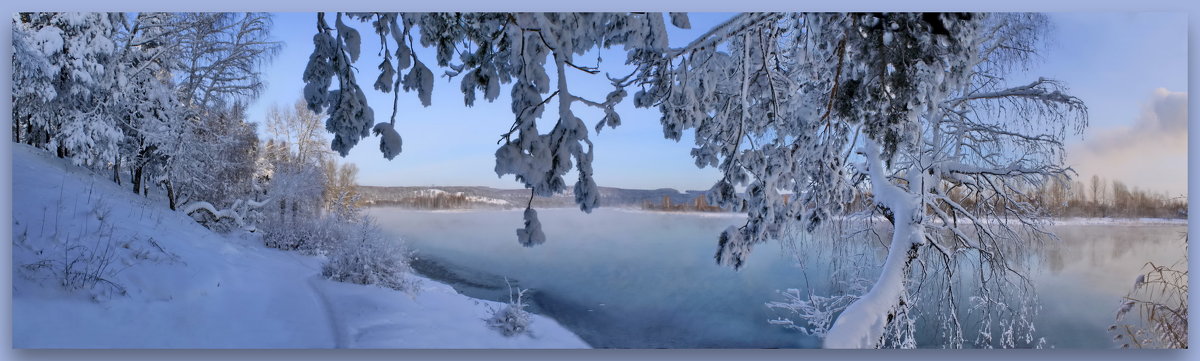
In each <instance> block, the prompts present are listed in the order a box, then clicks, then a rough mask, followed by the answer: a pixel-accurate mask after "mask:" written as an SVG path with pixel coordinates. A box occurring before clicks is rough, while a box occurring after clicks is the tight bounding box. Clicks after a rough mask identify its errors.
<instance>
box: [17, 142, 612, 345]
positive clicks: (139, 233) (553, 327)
mask: <svg viewBox="0 0 1200 361" xmlns="http://www.w3.org/2000/svg"><path fill="white" fill-rule="evenodd" d="M13 189H14V190H15V192H14V194H13V196H14V197H13V198H14V202H13V220H12V221H13V228H12V229H13V235H12V242H13V244H12V248H13V249H12V252H13V253H12V262H13V263H12V271H13V278H12V281H13V284H12V287H13V288H12V291H13V297H12V302H13V304H12V311H13V322H12V328H13V346H14V347H16V348H489V349H490V348H588V347H589V345H588V344H587V343H585V342H584V341H583V340H582V339H581V338H579V336H577V335H575V334H574V333H572V332H570V331H569V330H567V329H566V328H564V327H562V326H561V325H559V324H558V323H557V322H556V321H554V320H553V319H550V318H547V317H543V316H540V315H533V323H532V324H531V329H532V331H533V332H532V336H530V335H517V336H515V337H504V336H502V335H501V334H500V333H499V332H497V331H495V330H492V329H489V328H487V326H486V325H485V324H484V321H483V320H484V319H485V318H487V317H488V316H490V313H489V308H493V309H494V308H499V307H502V306H503V304H502V303H498V302H493V301H486V300H480V299H475V298H470V297H468V296H466V295H462V294H459V293H458V292H455V291H454V289H453V288H451V287H450V286H449V285H446V284H442V283H438V282H436V281H433V280H429V279H425V278H424V277H419V276H416V275H410V277H414V278H418V279H420V280H421V281H422V284H423V287H422V290H421V292H419V293H417V294H414V295H409V294H406V293H404V292H400V291H395V290H392V289H387V288H382V287H377V286H364V285H357V284H349V283H340V282H334V281H330V280H327V279H325V278H324V277H322V276H321V267H322V264H323V262H324V257H319V256H305V255H302V254H300V253H297V252H291V251H281V250H277V249H272V248H267V247H266V246H264V245H263V243H262V241H261V240H260V239H259V237H258V236H257V235H255V234H252V233H247V232H243V231H237V232H234V233H230V234H225V235H222V234H218V233H215V232H212V231H210V230H208V229H206V228H204V227H203V226H201V225H199V224H197V223H196V222H195V221H193V220H192V219H191V218H190V217H188V216H186V215H184V214H183V213H182V212H176V211H171V210H169V209H167V208H166V206H165V205H164V204H163V203H162V202H161V200H160V199H147V198H143V197H141V196H139V195H135V194H133V193H132V192H130V191H129V190H127V189H125V188H124V187H121V186H119V185H117V184H115V183H113V182H111V181H110V180H108V178H106V177H105V175H103V174H98V173H94V172H91V171H88V170H86V169H83V168H78V167H75V166H72V165H70V164H68V163H67V161H65V160H62V159H57V158H54V157H53V156H51V155H48V154H45V153H42V152H41V151H38V150H36V149H32V148H30V147H27V146H23V145H14V146H13ZM69 247H84V248H82V249H85V251H84V252H85V253H83V254H85V255H86V252H88V251H87V250H93V249H94V250H97V251H104V250H108V251H109V252H110V253H108V255H111V264H112V269H113V270H114V271H113V272H102V273H103V275H104V277H105V278H106V280H107V281H111V282H112V283H113V284H116V285H119V287H120V289H123V292H121V291H118V290H116V289H112V290H109V289H106V288H104V287H103V286H96V287H84V288H82V289H78V290H74V291H68V290H65V289H63V288H62V287H60V286H59V279H58V278H56V277H55V274H54V273H51V272H49V271H47V270H48V269H53V268H54V266H53V265H55V263H54V262H56V260H58V259H60V258H62V257H65V256H64V249H66V250H68V252H71V251H70V250H72V249H75V250H78V249H81V248H69ZM74 252H78V251H74ZM70 254H71V255H74V254H75V253H70ZM51 255H53V256H51ZM40 264H50V265H52V266H51V267H44V266H30V265H40ZM89 264H90V263H89Z"/></svg>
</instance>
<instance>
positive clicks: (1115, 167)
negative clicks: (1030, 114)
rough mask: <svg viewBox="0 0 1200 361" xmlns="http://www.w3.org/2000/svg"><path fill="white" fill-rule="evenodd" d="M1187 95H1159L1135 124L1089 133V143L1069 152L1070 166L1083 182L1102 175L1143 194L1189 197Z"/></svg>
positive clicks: (1158, 92)
mask: <svg viewBox="0 0 1200 361" xmlns="http://www.w3.org/2000/svg"><path fill="white" fill-rule="evenodd" d="M1187 95H1188V94H1187V93H1186V92H1172V91H1169V90H1166V89H1162V88H1159V89H1156V90H1155V91H1154V93H1153V94H1152V95H1151V97H1150V99H1149V100H1148V101H1147V102H1146V103H1144V104H1143V106H1142V112H1141V114H1140V115H1139V116H1138V118H1137V119H1134V120H1133V122H1132V124H1130V125H1125V126H1116V127H1104V128H1092V129H1089V130H1088V131H1087V133H1086V135H1085V139H1084V142H1083V143H1081V144H1077V145H1074V146H1072V147H1070V149H1069V150H1068V152H1067V163H1068V164H1070V165H1071V166H1072V167H1074V168H1075V170H1076V171H1078V172H1079V175H1080V176H1081V177H1091V175H1093V174H1097V175H1100V176H1101V177H1104V178H1108V179H1118V180H1121V181H1122V182H1125V183H1127V184H1129V185H1132V186H1136V187H1139V188H1142V189H1147V190H1152V191H1163V192H1168V193H1170V194H1171V195H1180V194H1187V133H1188V117H1187V108H1188V104H1187V102H1188V97H1187ZM1091 116H1092V117H1096V116H1102V115H1100V114H1092V115H1091Z"/></svg>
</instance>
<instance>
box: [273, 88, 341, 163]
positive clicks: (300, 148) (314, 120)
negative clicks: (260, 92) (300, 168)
mask: <svg viewBox="0 0 1200 361" xmlns="http://www.w3.org/2000/svg"><path fill="white" fill-rule="evenodd" d="M265 126H266V129H265V130H266V134H267V136H269V137H271V139H275V140H278V141H281V142H284V143H287V144H289V145H290V146H291V147H293V148H294V156H295V158H296V161H297V162H300V163H306V164H307V163H322V162H324V161H325V160H326V159H328V158H329V156H330V155H331V154H332V152H330V151H329V149H328V148H329V147H328V146H327V145H326V143H327V142H329V140H328V138H327V137H326V133H325V130H324V126H323V125H322V124H321V116H320V115H319V114H317V113H313V112H312V111H310V110H308V107H307V105H305V102H304V100H303V99H297V100H296V102H295V103H294V104H293V105H292V106H291V107H281V106H278V105H276V106H272V107H271V109H270V110H269V111H267V119H266V123H265ZM289 151H292V150H289Z"/></svg>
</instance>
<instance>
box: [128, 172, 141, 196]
mask: <svg viewBox="0 0 1200 361" xmlns="http://www.w3.org/2000/svg"><path fill="white" fill-rule="evenodd" d="M142 168H145V166H142V165H138V166H136V167H133V169H132V170H130V173H132V177H130V181H129V182H130V183H133V194H139V193H142Z"/></svg>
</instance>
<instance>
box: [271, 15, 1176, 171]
mask: <svg viewBox="0 0 1200 361" xmlns="http://www.w3.org/2000/svg"><path fill="white" fill-rule="evenodd" d="M729 16H730V14H722V13H692V14H691V21H692V25H693V26H692V30H680V29H674V28H673V27H672V28H671V32H670V39H671V43H672V46H680V45H682V44H684V43H687V42H688V41H690V40H691V39H693V38H695V37H696V36H698V35H699V34H700V33H702V32H704V31H705V30H707V29H709V28H710V27H711V26H712V25H715V24H717V23H719V22H720V21H722V20H724V19H726V18H728V17H729ZM1051 19H1052V23H1053V27H1054V28H1053V30H1052V32H1051V35H1050V38H1049V39H1047V40H1048V41H1047V43H1046V47H1045V49H1044V50H1043V52H1042V54H1043V57H1042V59H1041V61H1039V62H1037V63H1035V64H1034V65H1032V66H1031V67H1030V69H1028V71H1027V72H1023V73H1018V74H1014V75H1013V76H1012V77H1011V78H1010V81H1011V83H1012V84H1020V83H1022V82H1026V83H1027V82H1028V81H1030V80H1032V79H1036V78H1037V77H1038V76H1044V77H1047V78H1054V79H1058V80H1062V81H1064V82H1066V83H1067V85H1068V86H1069V87H1070V89H1071V91H1072V93H1073V94H1075V95H1076V96H1078V97H1080V98H1081V99H1083V100H1084V101H1085V102H1086V103H1087V105H1088V106H1089V108H1090V115H1091V127H1090V129H1089V130H1088V131H1087V132H1086V133H1085V134H1084V135H1083V136H1082V137H1075V138H1073V139H1072V140H1071V142H1070V144H1069V146H1068V149H1069V157H1068V162H1069V163H1070V164H1072V165H1073V166H1074V167H1076V169H1077V170H1079V172H1080V175H1081V176H1083V177H1090V176H1091V174H1100V175H1101V176H1103V177H1106V178H1120V179H1124V180H1125V181H1126V182H1127V183H1129V184H1132V185H1135V186H1139V187H1142V188H1148V189H1156V190H1162V191H1169V192H1171V193H1172V194H1186V188H1187V178H1186V173H1187V151H1186V144H1187V143H1186V98H1187V97H1186V92H1187V16H1186V14H1183V13H1177V14H1167V13H1054V14H1051ZM315 21H316V17H315V15H313V14H312V13H277V14H276V16H275V29H274V34H275V35H274V36H275V38H276V39H277V40H279V41H283V42H284V43H285V47H284V49H283V51H282V52H281V54H280V56H279V57H278V58H276V59H275V61H274V62H273V63H272V64H271V65H269V66H268V69H267V70H266V77H267V81H268V88H267V90H266V91H265V92H264V93H263V96H262V97H261V98H260V99H259V100H258V101H256V102H255V103H254V104H252V106H251V109H250V119H251V120H252V121H261V120H262V119H264V114H265V113H266V110H267V109H268V108H269V107H270V106H271V105H273V104H280V105H286V104H290V103H291V102H294V101H295V100H296V99H298V98H299V97H300V91H301V89H302V87H303V82H302V81H301V74H302V72H303V70H304V66H305V63H306V62H307V59H308V55H309V53H310V52H311V50H312V40H311V39H312V35H313V29H314V27H315V25H314V24H315ZM358 27H359V29H360V31H361V32H362V33H363V36H364V42H363V45H364V48H363V56H362V58H361V59H359V62H358V68H359V69H360V73H359V79H360V81H362V82H363V84H362V85H363V86H364V87H367V86H369V84H370V83H372V82H373V79H374V77H375V76H376V75H377V70H376V69H375V65H377V64H378V59H379V58H378V54H377V50H378V42H377V41H375V39H376V38H375V34H374V33H372V32H370V31H369V30H368V29H367V26H366V24H361V25H360V26H358ZM418 55H419V56H421V58H422V59H423V60H425V61H426V62H427V63H433V56H432V54H431V53H430V52H429V51H424V52H423V53H422V52H421V51H419V52H418ZM599 55H600V58H601V59H602V60H601V63H600V64H601V69H602V70H604V71H609V72H612V73H613V74H624V73H625V72H626V71H625V69H626V68H625V67H624V65H623V64H622V63H623V61H624V54H623V53H622V52H621V51H620V50H619V49H612V50H608V51H603V52H600V53H599ZM577 59H578V62H579V63H583V64H591V65H595V62H596V61H597V60H596V54H595V53H592V54H588V55H584V56H580V57H578V58H577ZM434 73H435V74H441V70H437V69H435V70H434ZM569 76H570V80H571V84H572V89H573V90H574V91H573V92H576V93H581V94H580V95H582V96H585V97H589V98H591V99H602V98H603V95H604V94H606V93H607V91H608V89H610V86H609V85H608V84H607V81H606V80H605V79H604V77H603V76H601V75H596V76H590V75H587V74H583V73H581V72H572V73H571V74H570V75H569ZM364 79H370V80H364ZM1160 88H1161V89H1165V92H1164V91H1163V90H1158V89H1160ZM458 89H459V86H458V79H454V80H451V81H449V82H447V81H446V78H439V80H438V81H437V82H435V86H434V96H433V105H432V106H431V107H428V108H423V107H421V105H420V103H419V102H418V101H417V99H416V96H415V94H410V93H402V94H401V96H400V111H399V115H398V116H397V128H398V131H399V132H400V134H401V136H403V137H404V151H403V153H401V154H400V155H399V156H397V157H396V158H395V159H394V160H392V161H388V160H386V159H384V158H383V157H382V156H381V154H380V152H379V150H378V139H377V138H375V137H371V138H367V139H365V140H363V141H362V142H360V143H359V145H358V146H356V147H355V148H354V149H353V150H352V151H351V152H350V155H349V156H347V157H346V158H345V160H347V161H350V162H354V163H356V164H358V166H359V168H360V169H361V172H360V175H359V182H360V183H361V184H365V185H483V186H492V187H498V188H520V187H521V184H519V183H517V182H516V181H515V180H513V178H512V176H505V177H504V178H498V177H497V176H496V174H495V172H494V171H493V170H492V169H493V167H494V162H493V157H492V155H493V154H494V152H495V149H496V147H497V145H496V140H497V139H499V135H500V134H501V133H503V132H505V131H507V130H508V127H509V125H510V124H511V122H512V113H511V112H510V110H509V105H508V97H507V90H504V91H502V92H501V94H502V96H501V97H500V98H499V99H497V100H496V102H494V103H487V102H486V101H483V100H482V99H480V100H479V101H477V102H476V104H475V106H474V107H471V108H467V107H464V105H463V102H462V94H461V93H460V92H459V90H458ZM373 93H375V94H372V95H371V96H370V97H369V100H370V103H371V105H372V107H373V108H374V109H375V112H376V120H377V121H380V120H386V118H387V117H388V116H389V115H390V113H391V100H392V98H391V95H390V94H383V93H378V92H373ZM1179 93H1184V94H1183V96H1182V98H1183V99H1184V100H1183V104H1182V107H1183V120H1182V121H1183V124H1184V127H1183V129H1184V132H1182V135H1180V133H1178V132H1174V133H1171V132H1169V131H1160V132H1152V131H1136V132H1135V131H1133V130H1134V129H1137V128H1139V127H1140V128H1155V126H1154V125H1155V124H1158V123H1156V122H1155V120H1156V119H1161V118H1165V117H1163V116H1156V115H1157V114H1156V113H1155V111H1154V110H1155V109H1161V108H1163V107H1162V106H1156V104H1159V103H1162V102H1160V101H1159V100H1163V99H1168V100H1169V99H1173V98H1172V97H1171V95H1172V94H1174V95H1176V97H1175V98H1178V95H1179ZM630 100H631V99H626V101H625V102H624V104H623V105H622V106H621V107H620V109H619V111H620V112H621V116H622V123H623V124H622V125H621V126H619V127H617V128H616V129H609V128H606V129H604V130H603V131H601V133H600V134H598V135H597V134H592V135H591V138H592V141H593V142H594V143H595V146H596V155H595V164H594V167H595V171H596V174H595V179H596V182H597V183H598V184H599V185H601V186H613V187H623V188H662V187H673V188H680V189H707V188H709V187H710V186H711V184H712V183H713V182H714V181H715V180H716V179H717V178H718V172H716V171H715V170H712V169H697V168H696V167H695V165H694V163H693V161H692V159H691V157H690V156H689V151H690V149H691V146H692V141H693V140H692V139H691V138H690V134H688V135H685V137H684V139H682V140H681V141H680V142H678V143H677V142H674V141H671V140H667V139H664V138H663V137H662V128H661V127H660V126H659V123H658V114H657V111H656V110H653V109H636V108H634V107H633V106H632V105H631V101H630ZM1164 101H1165V100H1164ZM1172 104H1174V103H1172ZM1148 109H1149V110H1148ZM575 110H576V113H577V114H578V115H579V116H580V117H581V118H583V119H584V121H585V122H586V123H588V124H589V125H591V124H594V123H595V122H597V121H599V119H600V117H601V115H600V113H599V112H597V111H595V110H593V109H590V108H586V107H576V109H575ZM1176 113H1177V112H1176ZM1172 114H1174V113H1172ZM1147 119H1149V120H1147ZM539 123H540V124H544V125H545V124H549V125H552V124H553V122H551V121H542V122H539ZM549 125H547V127H548V126H549ZM1156 129H1157V128H1156ZM1164 129H1173V128H1164ZM546 130H548V128H547V129H543V131H546ZM1131 134H1132V135H1131ZM1159 137H1163V138H1172V139H1175V138H1180V137H1182V143H1181V144H1182V146H1179V144H1180V141H1179V140H1178V139H1175V140H1171V141H1162V140H1161V139H1157V138H1159ZM1164 144H1166V145H1165V146H1164ZM1113 149H1116V150H1119V151H1120V153H1119V154H1115V155H1114V154H1113V151H1111V150H1113ZM1106 150H1109V151H1106ZM1131 155H1138V156H1131ZM568 179H569V180H571V181H573V179H574V175H573V174H569V175H568Z"/></svg>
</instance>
